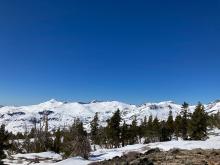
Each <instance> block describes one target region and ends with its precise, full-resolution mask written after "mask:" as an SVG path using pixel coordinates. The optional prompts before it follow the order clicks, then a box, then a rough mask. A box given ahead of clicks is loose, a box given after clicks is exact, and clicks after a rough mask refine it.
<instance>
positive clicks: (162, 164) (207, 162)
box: [92, 148, 220, 165]
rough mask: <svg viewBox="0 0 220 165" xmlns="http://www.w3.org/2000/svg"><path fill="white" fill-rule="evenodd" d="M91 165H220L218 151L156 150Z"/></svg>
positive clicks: (133, 153) (131, 153)
mask: <svg viewBox="0 0 220 165" xmlns="http://www.w3.org/2000/svg"><path fill="white" fill-rule="evenodd" d="M92 165H220V150H202V149H193V150H180V149H172V150H169V151H160V150H159V149H157V148H156V149H150V150H148V151H147V152H145V153H144V154H140V153H137V152H130V153H127V154H126V155H123V156H122V157H115V158H113V159H112V160H106V161H103V162H98V163H92Z"/></svg>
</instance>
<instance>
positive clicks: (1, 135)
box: [0, 125, 9, 165]
mask: <svg viewBox="0 0 220 165" xmlns="http://www.w3.org/2000/svg"><path fill="white" fill-rule="evenodd" d="M8 140H9V133H8V132H7V131H6V130H5V125H1V127H0V165H3V164H4V163H3V162H2V159H5V158H6V155H5V153H4V150H5V149H7V148H8V147H9V143H8Z"/></svg>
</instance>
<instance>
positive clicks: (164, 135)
mask: <svg viewBox="0 0 220 165" xmlns="http://www.w3.org/2000/svg"><path fill="white" fill-rule="evenodd" d="M160 125H161V135H160V141H168V140H171V137H170V129H169V128H167V123H166V122H165V121H161V124H160Z"/></svg>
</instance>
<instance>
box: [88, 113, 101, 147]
mask: <svg viewBox="0 0 220 165" xmlns="http://www.w3.org/2000/svg"><path fill="white" fill-rule="evenodd" d="M98 122H99V118H98V113H97V112H96V113H95V116H94V118H93V120H92V121H91V122H90V127H91V140H92V143H93V144H99V143H100V137H99V123H98Z"/></svg>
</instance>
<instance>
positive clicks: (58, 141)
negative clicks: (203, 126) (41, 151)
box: [53, 128, 62, 153]
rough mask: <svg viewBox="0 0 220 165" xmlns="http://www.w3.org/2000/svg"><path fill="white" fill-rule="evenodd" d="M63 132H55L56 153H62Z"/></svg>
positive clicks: (54, 146)
mask: <svg viewBox="0 0 220 165" xmlns="http://www.w3.org/2000/svg"><path fill="white" fill-rule="evenodd" d="M61 137H62V136H61V131H60V128H59V129H58V130H57V131H56V132H55V139H54V144H53V151H54V152H56V153H60V149H61Z"/></svg>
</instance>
